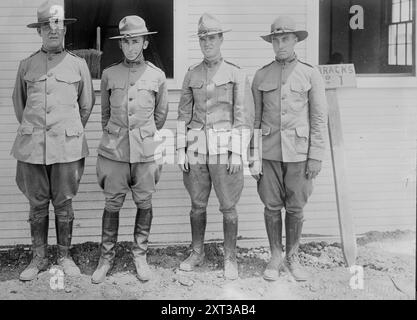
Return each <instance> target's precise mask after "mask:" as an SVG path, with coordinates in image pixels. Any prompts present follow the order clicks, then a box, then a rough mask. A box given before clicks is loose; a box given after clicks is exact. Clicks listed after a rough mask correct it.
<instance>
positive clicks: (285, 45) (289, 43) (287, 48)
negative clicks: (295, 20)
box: [272, 33, 298, 60]
mask: <svg viewBox="0 0 417 320" xmlns="http://www.w3.org/2000/svg"><path fill="white" fill-rule="evenodd" d="M297 42H298V39H297V36H296V35H295V34H294V33H286V34H281V35H274V36H273V37H272V46H273V48H274V52H275V56H276V57H277V58H278V59H280V60H285V59H288V58H290V57H291V56H292V55H293V54H294V47H295V45H296V44H297Z"/></svg>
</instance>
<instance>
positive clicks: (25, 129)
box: [17, 125, 33, 135]
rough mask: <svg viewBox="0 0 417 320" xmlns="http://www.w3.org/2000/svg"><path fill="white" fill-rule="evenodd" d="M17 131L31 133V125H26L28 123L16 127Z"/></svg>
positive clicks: (23, 133)
mask: <svg viewBox="0 0 417 320" xmlns="http://www.w3.org/2000/svg"><path fill="white" fill-rule="evenodd" d="M17 132H18V133H19V134H20V135H26V134H28V135H30V134H32V133H33V126H28V125H25V126H20V127H19V129H17Z"/></svg>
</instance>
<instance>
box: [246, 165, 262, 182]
mask: <svg viewBox="0 0 417 320" xmlns="http://www.w3.org/2000/svg"><path fill="white" fill-rule="evenodd" d="M249 171H250V174H251V175H252V177H253V178H254V179H255V180H256V181H259V179H260V178H261V175H262V165H261V161H259V160H255V161H251V162H250V163H249Z"/></svg>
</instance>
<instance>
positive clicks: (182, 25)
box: [93, 0, 190, 91]
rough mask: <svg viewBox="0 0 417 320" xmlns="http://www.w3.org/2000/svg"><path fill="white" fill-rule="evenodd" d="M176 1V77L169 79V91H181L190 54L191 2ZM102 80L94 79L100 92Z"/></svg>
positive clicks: (94, 83) (95, 86)
mask: <svg viewBox="0 0 417 320" xmlns="http://www.w3.org/2000/svg"><path fill="white" fill-rule="evenodd" d="M173 1H174V10H173V14H174V32H173V34H174V39H173V41H174V53H173V54H174V56H173V60H174V66H173V67H174V72H173V73H174V76H173V78H170V79H167V85H168V90H179V89H181V87H182V82H183V80H184V77H185V73H186V71H187V61H188V54H184V51H185V52H186V53H187V52H188V30H187V27H188V5H189V1H190V0H173ZM100 82H101V79H93V87H94V90H95V91H99V90H100Z"/></svg>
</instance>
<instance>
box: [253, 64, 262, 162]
mask: <svg viewBox="0 0 417 320" xmlns="http://www.w3.org/2000/svg"><path fill="white" fill-rule="evenodd" d="M258 87H259V72H257V73H256V74H255V77H254V79H253V82H252V96H253V101H254V104H255V122H254V129H255V130H259V129H260V128H261V121H262V110H263V102H262V91H260V90H259V89H258ZM255 139H257V141H255ZM260 139H262V134H260V132H259V131H254V134H253V136H252V138H251V142H250V148H251V151H252V152H253V157H254V159H260V152H259V151H260V150H259V147H260V141H259V140H260Z"/></svg>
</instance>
